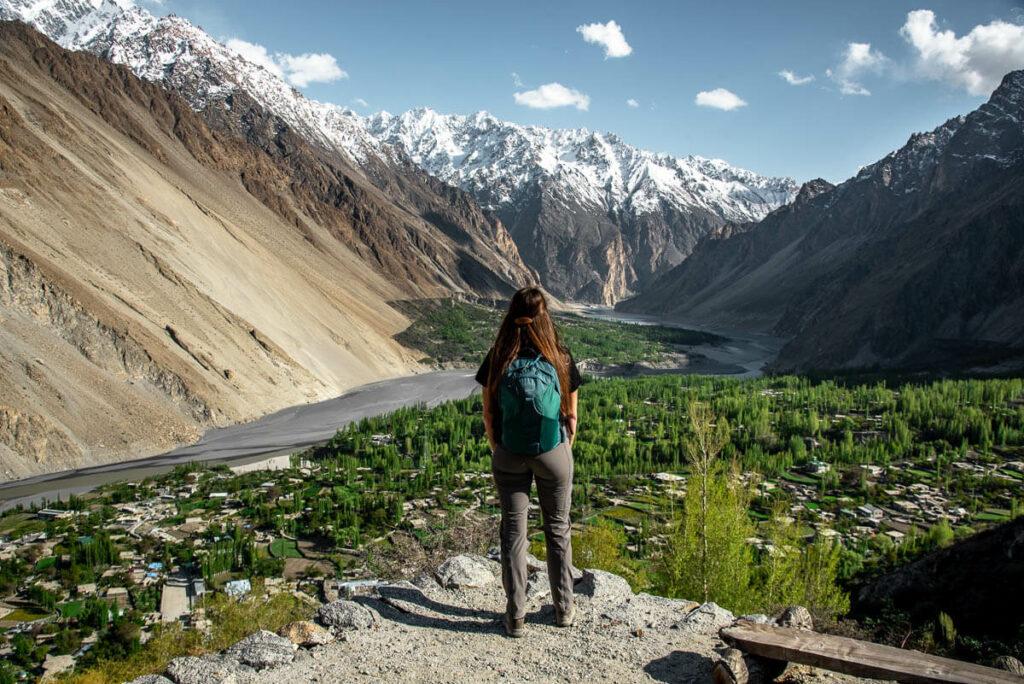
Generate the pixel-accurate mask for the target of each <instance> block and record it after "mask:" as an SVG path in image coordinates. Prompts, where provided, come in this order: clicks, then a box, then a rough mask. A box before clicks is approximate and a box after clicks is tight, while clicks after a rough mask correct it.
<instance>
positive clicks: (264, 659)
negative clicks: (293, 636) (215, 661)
mask: <svg viewBox="0 0 1024 684" xmlns="http://www.w3.org/2000/svg"><path fill="white" fill-rule="evenodd" d="M295 648H296V646H295V644H293V643H292V642H291V641H290V640H289V639H286V638H285V637H283V636H278V635H276V634H274V633H273V632H268V631H267V630H265V629H261V630H260V631H258V632H256V633H255V634H250V635H249V636H247V637H245V638H244V639H242V640H241V641H239V642H238V643H237V644H235V645H234V646H232V647H231V648H229V649H228V650H227V651H226V655H229V656H232V657H234V658H235V659H237V660H238V662H240V663H242V664H243V665H248V666H249V667H252V668H255V669H257V670H263V669H265V668H268V667H274V666H275V665H284V664H286V663H290V662H292V660H293V659H294V658H295Z"/></svg>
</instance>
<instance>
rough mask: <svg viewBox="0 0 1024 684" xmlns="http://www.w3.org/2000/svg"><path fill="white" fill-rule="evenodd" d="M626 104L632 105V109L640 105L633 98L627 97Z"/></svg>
mask: <svg viewBox="0 0 1024 684" xmlns="http://www.w3.org/2000/svg"><path fill="white" fill-rule="evenodd" d="M626 104H627V105H629V106H630V107H632V108H633V109H636V108H637V107H639V106H640V103H639V102H637V101H636V100H634V99H633V98H629V99H628V100H626Z"/></svg>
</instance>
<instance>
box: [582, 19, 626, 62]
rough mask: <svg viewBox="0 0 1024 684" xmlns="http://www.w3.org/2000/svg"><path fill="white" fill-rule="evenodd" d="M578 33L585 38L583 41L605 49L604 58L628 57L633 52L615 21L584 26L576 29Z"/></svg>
mask: <svg viewBox="0 0 1024 684" xmlns="http://www.w3.org/2000/svg"><path fill="white" fill-rule="evenodd" d="M576 33H579V34H580V35H582V36H583V40H585V41H587V42H588V43H594V44H596V45H601V46H603V47H604V58H605V59H608V58H609V57H626V56H627V55H629V54H631V53H632V52H633V48H632V47H630V45H629V43H627V42H626V37H625V36H624V35H622V27H621V26H619V25H618V24H616V23H615V22H614V21H609V22H608V23H607V24H583V25H582V26H577V27H576Z"/></svg>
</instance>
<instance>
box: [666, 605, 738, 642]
mask: <svg viewBox="0 0 1024 684" xmlns="http://www.w3.org/2000/svg"><path fill="white" fill-rule="evenodd" d="M735 619H736V618H735V617H734V616H733V614H732V613H730V612H729V611H727V610H726V609H725V608H722V607H721V606H719V605H718V604H717V603H714V602H713V601H709V602H708V603H702V604H701V605H700V606H698V607H697V608H695V609H694V610H693V611H691V612H690V613H689V614H688V615H686V616H685V617H684V618H683V619H682V620H680V621H679V622H678V623H676V625H675V627H677V628H678V629H682V630H685V631H688V632H700V633H702V634H717V633H718V630H719V629H721V628H722V627H725V626H726V625H731V624H732V623H733V621H734V620H735Z"/></svg>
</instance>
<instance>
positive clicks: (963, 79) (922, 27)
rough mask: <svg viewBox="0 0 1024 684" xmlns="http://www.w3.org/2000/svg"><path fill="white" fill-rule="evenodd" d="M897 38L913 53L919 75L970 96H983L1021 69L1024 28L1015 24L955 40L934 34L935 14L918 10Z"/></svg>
mask: <svg viewBox="0 0 1024 684" xmlns="http://www.w3.org/2000/svg"><path fill="white" fill-rule="evenodd" d="M900 35H902V36H903V38H904V39H905V40H906V41H907V42H908V43H910V45H911V46H912V47H913V48H914V49H915V50H916V51H917V71H918V73H919V74H920V75H922V76H924V77H925V78H929V79H934V80H936V81H945V82H947V83H950V84H952V85H955V86H957V87H960V88H963V89H965V90H966V91H967V92H969V93H970V94H972V95H987V94H988V93H990V92H991V91H992V90H994V89H995V88H996V86H998V85H999V82H1000V81H1001V80H1002V78H1003V76H1004V75H1006V73H1007V72H1010V71H1013V70H1014V69H1020V68H1022V67H1024V26H1021V25H1019V24H1011V23H1008V22H1005V21H999V20H996V21H992V22H990V23H988V24H979V25H978V26H975V27H974V28H972V29H971V30H970V32H969V33H967V34H966V35H964V36H961V37H959V38H957V36H956V34H955V33H953V31H938V30H937V29H936V26H935V13H934V12H932V11H931V10H925V9H922V10H914V11H913V12H910V13H908V14H907V21H906V23H905V24H903V28H901V29H900Z"/></svg>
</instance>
